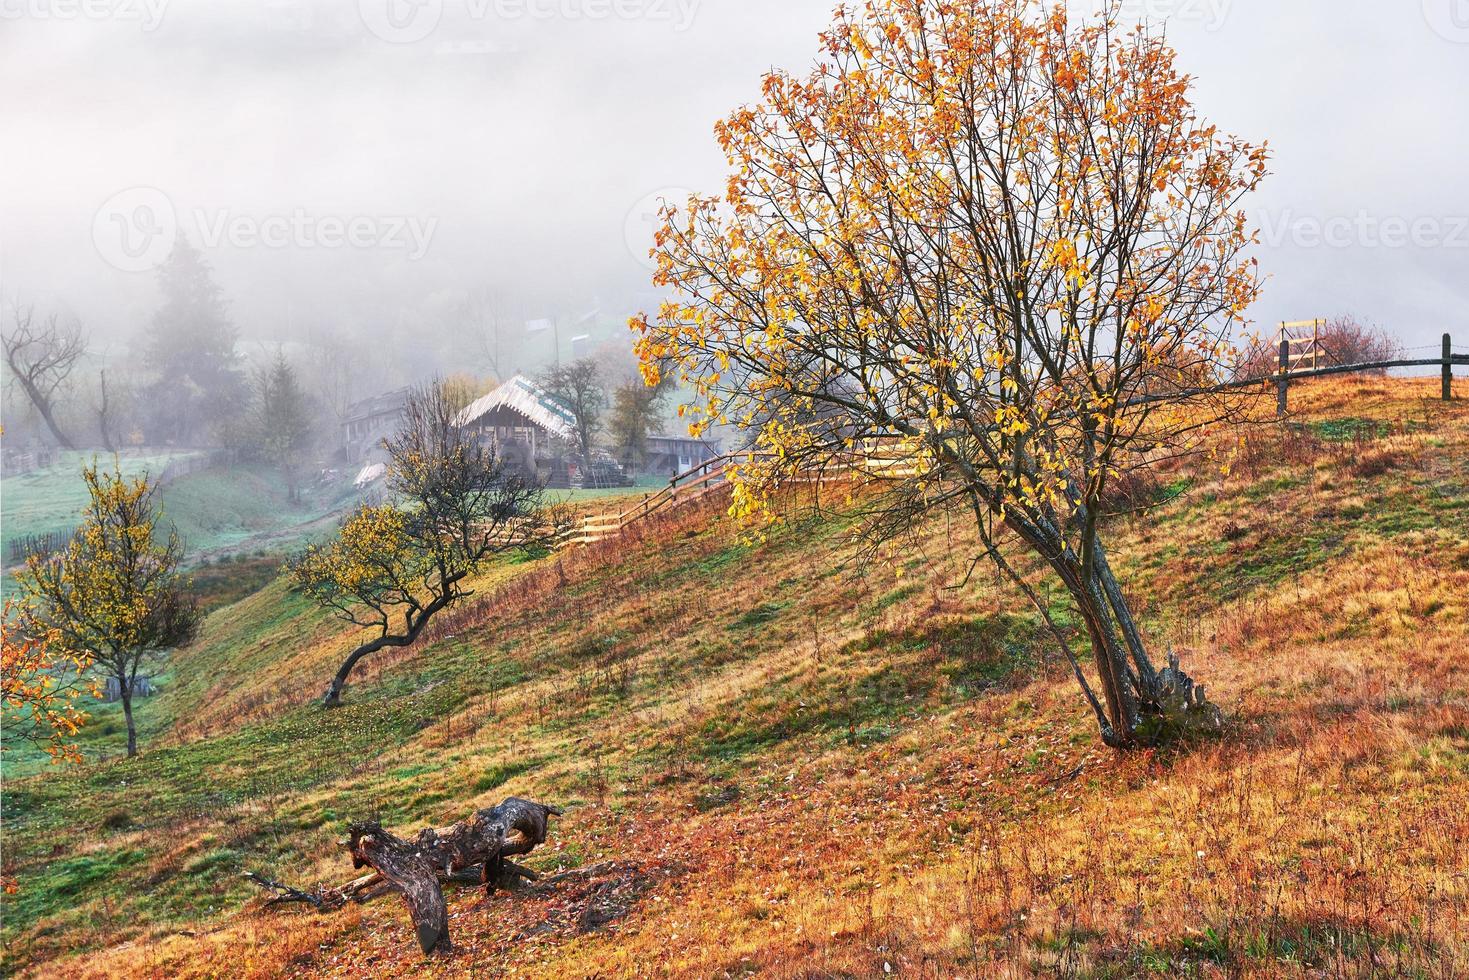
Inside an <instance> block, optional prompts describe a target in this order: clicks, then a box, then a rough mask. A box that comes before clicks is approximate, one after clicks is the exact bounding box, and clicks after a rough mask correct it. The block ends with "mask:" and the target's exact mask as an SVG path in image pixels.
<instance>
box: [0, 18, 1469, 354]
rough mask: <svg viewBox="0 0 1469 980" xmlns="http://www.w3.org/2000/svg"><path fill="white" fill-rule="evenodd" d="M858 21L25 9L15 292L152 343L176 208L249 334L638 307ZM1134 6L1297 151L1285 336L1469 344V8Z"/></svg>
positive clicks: (1277, 231)
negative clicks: (667, 236) (744, 136)
mask: <svg viewBox="0 0 1469 980" xmlns="http://www.w3.org/2000/svg"><path fill="white" fill-rule="evenodd" d="M389 3H391V4H394V5H395V7H394V9H393V10H392V11H390V10H389V9H388V7H387V5H388V4H389ZM832 5H833V3H832V0H443V2H442V3H439V2H438V0H417V5H415V4H414V3H413V2H411V0H362V2H361V3H360V4H359V3H358V2H357V0H283V2H276V0H214V2H209V0H171V2H166V0H0V133H3V134H4V137H3V139H4V142H3V148H0V294H3V295H4V296H5V297H6V298H7V299H9V298H11V297H16V296H19V297H20V298H21V299H22V300H25V301H31V302H35V303H38V304H40V305H43V306H59V307H65V308H69V309H71V310H74V311H75V312H77V313H78V314H79V315H81V316H82V317H83V318H84V319H85V320H86V322H87V323H88V325H89V326H91V327H92V328H93V329H94V330H96V331H98V332H99V333H103V334H106V335H108V336H116V337H127V336H130V335H132V334H133V333H134V332H135V331H136V330H137V328H138V327H139V326H140V325H141V324H142V323H143V322H145V320H146V318H147V317H148V315H149V314H150V313H151V311H152V309H153V307H154V305H155V304H156V290H155V286H154V281H153V277H152V276H151V275H149V274H148V273H146V272H128V271H123V270H121V269H119V268H117V267H116V265H117V264H122V265H127V264H128V259H127V257H126V256H123V258H122V261H121V262H120V263H119V257H118V255H117V254H116V253H115V249H113V250H112V251H109V250H110V249H112V246H109V245H108V244H107V236H108V235H112V236H114V238H116V236H118V235H120V234H122V233H124V232H128V233H133V234H137V233H138V230H137V229H127V228H125V227H122V228H119V227H115V226H114V225H113V224H111V223H109V219H111V218H112V217H113V216H111V215H108V214H106V213H104V214H103V215H102V216H101V217H100V218H99V216H98V210H99V208H100V207H102V206H103V205H104V203H105V202H108V201H109V200H114V201H119V200H120V206H123V207H125V208H128V209H132V208H134V207H135V205H136V204H137V202H138V200H139V198H138V197H137V194H138V193H139V192H137V191H135V190H133V189H135V188H153V189H156V191H157V192H162V194H163V195H164V197H163V198H162V200H163V203H164V205H165V206H166V207H167V208H169V209H171V213H172V215H173V218H174V219H175V220H176V222H177V226H178V227H179V228H182V229H183V230H184V231H185V232H186V233H188V234H189V235H190V236H191V237H192V238H193V239H194V240H195V243H196V244H203V245H204V246H205V248H206V251H207V253H208V255H209V258H210V260H211V261H212V262H213V264H214V266H215V268H216V270H217V273H218V277H219V279H220V281H221V283H222V284H223V285H224V286H225V289H226V291H227V293H228V294H229V298H230V301H231V305H232V309H233V311H234V315H235V318H236V320H237V321H238V322H239V324H240V326H241V328H242V330H243V331H244V332H245V334H246V335H247V336H250V337H256V338H270V339H289V337H290V335H291V334H292V332H295V331H299V330H300V329H302V324H306V323H313V322H316V323H320V322H325V321H331V322H335V323H338V324H339V325H340V326H342V327H344V328H349V327H350V326H351V324H352V323H354V322H356V321H357V320H358V319H362V320H364V321H365V320H367V319H371V318H377V319H379V320H381V319H383V318H391V317H404V316H408V317H410V318H411V317H413V316H423V315H426V314H425V311H432V310H433V309H434V308H435V304H436V303H441V302H442V301H443V297H445V296H449V295H454V294H455V293H456V292H459V291H462V290H464V289H466V288H469V287H485V288H488V289H489V290H491V291H492V292H495V293H498V294H500V295H502V296H504V297H507V302H508V303H509V304H510V305H512V306H513V307H514V308H515V309H516V310H517V311H519V312H522V313H523V314H524V315H526V316H538V315H552V314H560V315H570V314H574V312H575V311H577V310H581V309H587V308H590V307H591V306H592V304H593V303H594V302H599V303H600V304H601V306H602V307H603V309H604V310H605V311H607V312H609V313H613V314H617V315H623V314H626V313H630V312H632V311H633V310H634V309H635V308H636V306H637V304H638V303H639V302H647V301H648V299H647V297H648V295H649V287H648V286H647V274H646V271H645V270H644V268H643V267H642V266H641V265H640V264H639V261H638V258H637V255H636V254H635V253H636V251H637V249H636V248H634V247H632V246H630V245H629V244H628V237H629V231H628V229H629V224H630V220H631V226H632V229H633V231H634V232H638V237H640V236H641V232H639V231H638V228H639V223H638V221H637V206H638V204H639V202H640V201H643V200H644V199H646V198H647V197H648V195H650V194H652V193H655V192H658V191H660V190H663V189H671V188H682V187H687V188H696V189H717V188H718V187H719V185H720V184H721V182H722V160H721V158H720V155H719V153H718V150H717V147H716V146H715V144H714V141H713V138H712V136H711V126H712V124H713V122H714V120H715V119H716V118H718V117H719V116H721V115H723V114H724V113H726V112H727V111H729V110H730V109H731V108H733V107H734V106H736V105H739V104H741V103H743V102H746V101H750V100H753V99H754V98H755V97H756V96H757V95H758V92H759V78H760V75H761V74H762V73H763V72H764V71H765V70H767V69H769V68H770V67H772V66H778V67H786V68H792V69H801V68H804V67H805V66H806V65H807V64H809V63H810V61H811V60H812V58H813V56H814V55H815V52H816V44H815V36H816V33H817V32H818V31H819V30H820V29H821V28H822V27H823V26H824V25H825V24H826V23H827V21H828V20H829V13H830V8H831V7H832ZM1130 9H1133V10H1136V11H1138V12H1140V13H1147V14H1149V15H1150V16H1152V17H1153V18H1160V17H1166V18H1168V19H1169V22H1170V33H1171V36H1172V39H1173V41H1174V43H1175V45H1176V46H1177V47H1178V48H1179V49H1180V52H1181V54H1182V60H1183V63H1184V65H1185V67H1186V68H1187V69H1188V70H1190V71H1191V72H1193V73H1194V74H1195V75H1197V76H1198V87H1197V100H1198V103H1199V106H1200V109H1201V111H1202V112H1203V113H1204V114H1205V115H1207V116H1209V117H1210V118H1212V119H1213V120H1214V121H1215V122H1217V123H1218V124H1219V125H1220V126H1221V127H1222V128H1223V129H1225V130H1228V131H1232V132H1236V133H1239V134H1240V135H1242V136H1245V137H1246V138H1249V139H1252V140H1256V141H1258V140H1263V139H1269V140H1270V141H1271V143H1272V145H1273V147H1274V150H1275V154H1276V158H1275V162H1274V166H1273V170H1274V173H1275V175H1274V176H1273V177H1272V178H1271V179H1270V181H1269V183H1268V185H1267V187H1266V189H1265V190H1264V191H1263V192H1262V193H1261V194H1260V195H1259V197H1258V199H1257V201H1256V211H1257V215H1258V217H1259V220H1260V222H1261V223H1262V225H1263V226H1264V229H1265V231H1266V233H1267V235H1268V237H1269V239H1270V240H1269V242H1267V244H1266V246H1265V247H1264V248H1262V249H1261V250H1260V253H1259V254H1260V259H1261V262H1262V264H1263V266H1264V268H1265V270H1266V271H1267V273H1268V274H1269V275H1270V276H1271V281H1270V282H1269V284H1268V286H1267V291H1266V295H1265V298H1264V299H1263V300H1262V301H1261V303H1260V304H1258V306H1257V307H1256V308H1255V311H1254V313H1255V317H1256V318H1257V320H1259V321H1260V322H1262V323H1270V322H1273V321H1276V320H1279V319H1282V318H1289V319H1297V318H1305V317H1310V316H1316V315H1329V314H1333V313H1337V312H1356V313H1358V314H1360V315H1362V316H1364V317H1366V318H1368V319H1370V320H1373V321H1376V322H1378V323H1380V324H1382V325H1384V326H1387V327H1389V328H1391V329H1393V330H1394V331H1396V332H1398V333H1399V334H1400V335H1401V336H1403V337H1404V339H1405V341H1406V342H1408V343H1410V344H1423V343H1428V342H1430V341H1432V340H1434V339H1436V338H1437V336H1438V334H1439V333H1441V332H1442V331H1443V330H1445V329H1450V330H1453V331H1454V332H1456V333H1458V334H1460V335H1462V336H1463V337H1464V338H1465V340H1466V341H1469V180H1466V161H1469V104H1466V101H1465V99H1466V94H1469V0H1134V2H1133V3H1132V4H1131V8H1130ZM389 13H396V14H397V15H398V16H397V17H396V19H393V18H389V17H388V16H387V15H388V14H389ZM160 15H161V16H160ZM155 18H157V23H156V24H155V23H153V20H154V19H155ZM122 192H130V193H131V194H132V195H133V196H131V197H129V196H128V195H127V194H124V196H123V197H122V198H121V199H116V198H115V195H118V194H120V193H122ZM142 193H144V194H145V198H143V200H144V201H145V203H150V202H155V201H156V200H157V198H156V197H147V196H146V195H148V194H153V193H155V192H153V191H147V192H142ZM124 213H125V214H127V215H131V214H132V213H133V211H132V210H127V211H125V212H124ZM354 220H355V223H354ZM94 223H96V225H97V227H96V228H94ZM99 236H100V237H101V238H102V239H103V247H102V248H101V249H99V248H98V246H97V241H96V240H97V238H98V237H99ZM201 237H203V238H205V239H206V240H205V241H203V242H201V241H200V239H201ZM1400 239H1401V240H1400ZM140 240H141V239H137V238H135V239H134V240H133V244H134V245H136V244H137V243H138V242H139V241H140ZM262 240H263V241H262ZM353 241H355V242H356V243H357V244H355V245H353V244H351V242H353ZM642 247H644V248H645V247H646V245H645V244H644V245H643V246H642ZM419 252H422V254H421V255H420V254H418V253H419ZM146 258H147V256H146V255H144V256H143V259H144V260H146ZM109 260H111V261H109Z"/></svg>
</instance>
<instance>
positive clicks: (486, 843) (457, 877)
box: [245, 797, 576, 953]
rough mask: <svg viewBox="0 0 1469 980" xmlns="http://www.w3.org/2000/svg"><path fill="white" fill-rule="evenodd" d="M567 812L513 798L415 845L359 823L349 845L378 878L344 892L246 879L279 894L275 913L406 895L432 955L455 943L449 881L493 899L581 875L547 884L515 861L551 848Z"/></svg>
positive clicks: (357, 863) (425, 835) (358, 881)
mask: <svg viewBox="0 0 1469 980" xmlns="http://www.w3.org/2000/svg"><path fill="white" fill-rule="evenodd" d="M561 812H562V811H560V810H558V809H557V808H555V807H552V806H546V805H545V804H543V803H533V802H531V801H530V800H522V799H519V798H517V797H511V798H510V799H508V800H506V801H505V802H504V803H501V804H500V805H499V806H497V807H494V808H492V809H489V810H480V811H479V812H478V813H476V814H474V816H472V817H469V818H468V819H466V820H461V821H459V822H458V823H456V824H454V825H453V826H452V827H446V828H443V829H440V830H436V829H433V828H428V829H425V830H423V831H420V832H419V834H418V836H417V837H415V838H413V839H412V840H405V839H403V838H401V837H397V836H395V835H394V834H391V833H389V832H388V831H386V830H384V829H383V828H382V827H381V826H380V825H379V824H377V823H372V822H367V823H357V824H353V825H352V828H351V836H350V837H349V838H348V839H347V840H346V841H343V842H342V843H343V845H344V846H345V847H346V848H347V851H348V853H350V854H351V855H352V866H353V867H355V868H364V867H366V868H371V869H372V873H371V874H366V875H363V876H361V877H359V878H355V879H353V880H352V881H349V882H347V883H346V884H344V885H339V886H337V887H336V888H322V887H318V888H317V889H316V890H314V891H307V890H305V889H301V888H295V887H293V886H291V885H286V884H282V883H281V882H278V881H275V880H274V879H272V878H268V877H266V876H265V875H261V874H257V873H255V872H253V871H250V872H246V874H245V877H246V878H248V879H249V880H250V881H252V882H254V883H255V884H257V885H259V886H260V887H261V888H264V889H266V890H267V891H270V892H273V893H274V894H273V896H272V897H271V899H270V900H269V901H268V902H266V906H267V907H271V906H275V905H285V904H292V903H300V904H303V905H310V906H311V907H312V908H314V909H316V910H317V911H318V912H331V911H335V910H336V909H339V908H341V907H342V906H344V905H346V904H347V903H348V902H349V901H351V902H369V901H372V900H373V899H375V898H380V897H381V896H383V895H386V894H389V893H390V892H398V893H399V894H401V895H402V896H403V901H404V904H405V905H407V906H408V913H409V915H410V916H412V918H413V927H414V930H415V932H416V933H417V935H418V942H419V945H420V946H422V947H423V951H424V952H425V953H427V952H430V951H432V950H434V949H436V948H440V947H441V946H442V947H444V948H447V946H448V944H449V916H448V907H447V906H446V905H445V902H444V893H443V888H442V886H441V882H444V881H452V882H457V883H460V884H475V885H482V886H483V887H484V889H485V891H486V893H491V892H493V891H494V890H495V888H496V887H497V886H501V887H511V886H512V885H514V884H515V883H516V882H518V881H520V880H521V879H524V880H526V881H533V882H540V884H541V886H549V885H553V884H555V883H556V882H557V881H560V880H569V879H568V876H569V875H574V874H576V872H567V873H565V874H563V875H557V876H555V877H553V878H550V879H545V880H542V879H541V876H540V875H538V874H537V873H536V872H534V871H532V870H530V869H529V868H526V867H522V866H521V865H519V864H516V863H515V862H514V861H511V860H509V858H512V857H519V856H520V855H523V854H529V853H530V852H531V851H532V850H534V849H535V848H536V847H537V846H539V845H540V844H543V843H545V840H546V830H547V822H548V821H549V819H550V818H551V817H552V816H560V815H561Z"/></svg>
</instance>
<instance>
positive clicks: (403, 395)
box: [343, 385, 413, 423]
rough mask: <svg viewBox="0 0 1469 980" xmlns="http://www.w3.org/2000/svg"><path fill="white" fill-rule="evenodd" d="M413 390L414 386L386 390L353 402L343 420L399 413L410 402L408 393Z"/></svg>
mask: <svg viewBox="0 0 1469 980" xmlns="http://www.w3.org/2000/svg"><path fill="white" fill-rule="evenodd" d="M412 391H413V386H412V385H409V386H408V387H406V388H398V389H395V390H393V391H385V392H383V393H382V394H381V395H373V396H372V397H371V398H364V399H362V401H360V402H353V403H352V404H351V405H348V406H347V412H346V417H345V418H344V419H343V422H344V423H346V422H360V421H362V420H363V419H370V418H373V417H374V416H377V415H388V414H397V413H398V412H401V411H402V410H403V406H404V405H407V404H408V395H409V394H410V393H411V392H412Z"/></svg>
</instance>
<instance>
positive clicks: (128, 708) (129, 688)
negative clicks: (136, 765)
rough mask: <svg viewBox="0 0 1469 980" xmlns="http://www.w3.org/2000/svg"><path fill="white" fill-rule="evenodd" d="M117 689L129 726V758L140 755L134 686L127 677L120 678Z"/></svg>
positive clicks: (123, 714) (123, 713)
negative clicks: (134, 708)
mask: <svg viewBox="0 0 1469 980" xmlns="http://www.w3.org/2000/svg"><path fill="white" fill-rule="evenodd" d="M117 689H118V691H119V692H120V693H121V695H122V716H123V718H124V719H126V720H127V726H128V758H129V759H131V758H133V757H134V756H136V755H137V754H138V729H137V726H136V725H135V724H134V722H133V685H132V684H130V683H128V679H127V678H126V677H119V678H118V684H117Z"/></svg>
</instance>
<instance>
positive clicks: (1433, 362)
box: [1219, 334, 1469, 415]
mask: <svg viewBox="0 0 1469 980" xmlns="http://www.w3.org/2000/svg"><path fill="white" fill-rule="evenodd" d="M1292 348H1293V343H1292V341H1291V340H1290V339H1289V338H1286V337H1282V338H1281V341H1280V370H1279V371H1278V372H1276V373H1275V374H1273V375H1271V376H1270V377H1268V378H1250V379H1248V380H1245V381H1234V382H1230V383H1229V384H1225V385H1220V386H1219V387H1220V388H1221V389H1222V388H1243V387H1246V386H1248V385H1257V384H1262V383H1267V384H1268V383H1269V382H1270V381H1272V380H1273V381H1274V382H1275V390H1276V395H1275V410H1276V411H1277V412H1278V413H1279V414H1281V415H1284V414H1285V413H1286V412H1287V411H1288V409H1289V406H1290V383H1291V381H1292V380H1295V381H1302V380H1305V379H1307V378H1324V377H1327V376H1328V375H1333V374H1358V373H1360V372H1363V371H1387V370H1391V369H1393V368H1410V367H1437V368H1439V369H1440V370H1441V371H1442V372H1443V400H1444V401H1452V400H1453V397H1454V365H1455V364H1462V365H1469V354H1455V353H1454V338H1453V337H1451V336H1450V335H1449V334H1444V335H1443V353H1442V354H1441V355H1440V356H1438V357H1428V358H1407V359H1399V360H1393V361H1369V362H1366V363H1360V364H1333V365H1331V366H1329V367H1312V368H1309V369H1306V370H1298V369H1297V368H1296V367H1295V365H1296V363H1297V362H1298V361H1297V358H1296V357H1295V351H1294V350H1293V349H1292Z"/></svg>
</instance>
